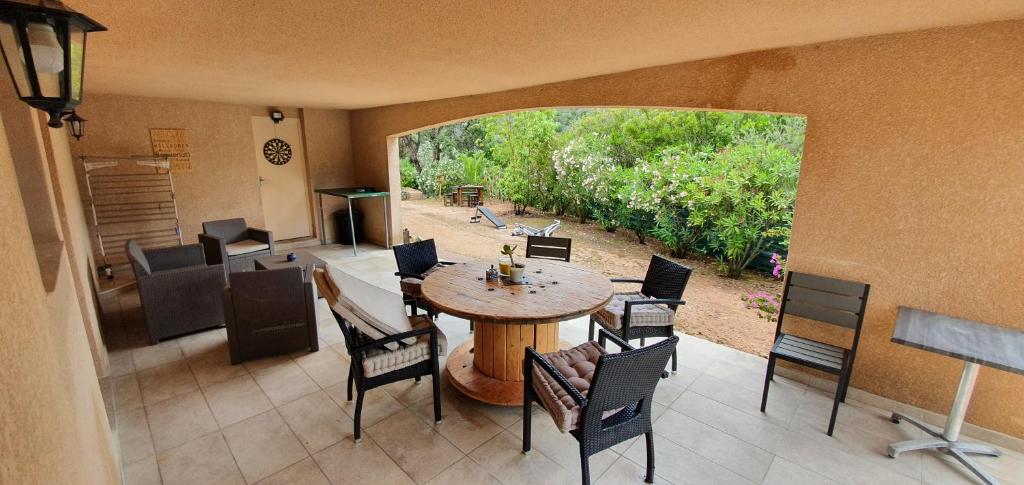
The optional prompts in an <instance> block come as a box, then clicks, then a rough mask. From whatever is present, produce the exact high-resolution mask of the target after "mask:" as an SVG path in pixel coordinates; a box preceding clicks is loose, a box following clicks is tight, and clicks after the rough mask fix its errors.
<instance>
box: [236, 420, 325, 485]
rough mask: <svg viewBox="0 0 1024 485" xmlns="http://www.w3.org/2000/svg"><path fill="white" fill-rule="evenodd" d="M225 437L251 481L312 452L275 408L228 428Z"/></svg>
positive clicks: (272, 472) (268, 474)
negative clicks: (307, 449)
mask: <svg viewBox="0 0 1024 485" xmlns="http://www.w3.org/2000/svg"><path fill="white" fill-rule="evenodd" d="M224 438H225V439H226V440H227V442H228V446H229V447H230V448H231V454H232V455H234V457H235V461H236V462H237V463H238V467H239V468H240V469H241V470H242V475H243V476H245V480H246V481H247V482H249V483H253V482H256V481H259V480H261V479H263V478H266V477H269V476H270V475H273V474H274V473H276V472H278V471H280V470H283V469H285V468H287V467H289V466H291V465H293V464H295V463H297V462H299V461H301V460H302V459H303V458H306V457H308V456H309V454H308V453H306V449H305V448H303V447H302V444H301V443H299V440H297V439H295V435H294V434H292V431H291V429H289V428H288V425H287V424H286V423H285V422H284V420H283V419H281V415H279V414H278V413H277V411H274V410H271V411H268V412H266V413H263V414H260V415H257V416H253V417H251V418H249V419H246V420H245V421H242V422H239V423H236V424H234V425H231V426H229V427H227V428H225V429H224Z"/></svg>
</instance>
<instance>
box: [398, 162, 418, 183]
mask: <svg viewBox="0 0 1024 485" xmlns="http://www.w3.org/2000/svg"><path fill="white" fill-rule="evenodd" d="M398 169H399V173H400V175H401V180H402V187H409V188H412V189H418V188H420V184H419V181H418V180H417V179H416V176H417V175H418V174H417V173H416V167H415V166H414V165H413V164H412V162H410V161H409V159H407V158H403V159H402V160H401V161H399V162H398Z"/></svg>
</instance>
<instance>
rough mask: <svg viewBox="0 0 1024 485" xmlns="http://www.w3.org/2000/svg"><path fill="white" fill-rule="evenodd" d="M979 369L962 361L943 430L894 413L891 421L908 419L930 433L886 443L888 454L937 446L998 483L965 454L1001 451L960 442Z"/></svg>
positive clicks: (987, 480) (984, 479)
mask: <svg viewBox="0 0 1024 485" xmlns="http://www.w3.org/2000/svg"><path fill="white" fill-rule="evenodd" d="M980 368H981V366H980V365H978V364H975V363H974V362H965V363H964V371H963V374H962V375H961V376H960V386H959V387H958V388H957V390H956V397H955V398H954V399H953V406H952V407H951V408H950V410H949V417H948V418H947V419H946V427H945V429H943V430H941V431H939V430H935V429H932V427H931V426H929V425H927V424H924V423H921V422H919V421H917V420H915V419H913V418H909V417H907V416H904V415H902V414H900V413H893V414H892V418H891V419H892V422H894V423H899V422H901V421H907V422H908V423H910V424H912V425H914V426H917V427H918V428H920V429H922V430H923V431H924V432H926V433H928V434H929V435H931V437H930V438H921V439H916V440H907V441H900V442H898V443H892V444H890V445H889V449H888V455H889V457H890V458H896V457H897V456H899V455H900V454H901V453H905V452H908V451H916V450H930V449H937V450H939V451H942V452H945V453H946V454H949V455H952V456H953V457H954V458H956V459H957V460H958V461H960V462H961V463H963V465H964V466H965V467H967V468H968V469H969V470H971V471H972V472H974V474H975V475H977V476H978V478H980V479H981V481H982V482H984V483H986V484H989V485H995V484H998V483H999V481H998V480H996V479H995V477H993V476H991V475H989V474H988V473H987V472H985V471H984V470H982V469H981V468H980V467H978V466H977V465H976V464H975V463H974V462H973V461H972V460H971V459H970V457H968V456H967V453H973V454H983V455H990V456H999V455H1000V454H1001V452H1000V451H999V450H998V449H996V448H993V447H991V446H987V445H981V444H977V443H961V442H960V429H961V428H962V427H963V424H964V417H965V416H966V415H967V407H968V406H969V405H970V403H971V394H973V393H974V384H975V383H976V382H977V380H978V370H979V369H980Z"/></svg>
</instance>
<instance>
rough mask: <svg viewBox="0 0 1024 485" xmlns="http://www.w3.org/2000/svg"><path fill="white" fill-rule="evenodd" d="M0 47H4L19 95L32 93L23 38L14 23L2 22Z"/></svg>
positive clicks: (5, 56) (0, 23) (6, 59)
mask: <svg viewBox="0 0 1024 485" xmlns="http://www.w3.org/2000/svg"><path fill="white" fill-rule="evenodd" d="M0 47H2V48H3V52H4V60H5V61H6V63H7V66H8V69H10V72H11V78H12V79H14V87H15V88H16V89H17V90H18V97H22V96H30V95H32V86H31V85H30V84H29V80H28V66H26V65H25V58H24V56H23V54H22V50H21V38H19V37H18V34H17V33H16V32H15V30H14V24H9V23H6V22H0Z"/></svg>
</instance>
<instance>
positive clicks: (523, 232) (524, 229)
mask: <svg viewBox="0 0 1024 485" xmlns="http://www.w3.org/2000/svg"><path fill="white" fill-rule="evenodd" d="M561 225H562V221H560V220H558V219H555V222H552V223H551V224H548V226H547V227H545V228H543V229H537V228H535V227H530V226H527V225H524V224H520V223H518V222H517V223H516V228H515V229H513V230H512V235H513V236H543V237H551V235H552V234H554V233H555V230H557V229H558V226H561Z"/></svg>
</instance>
